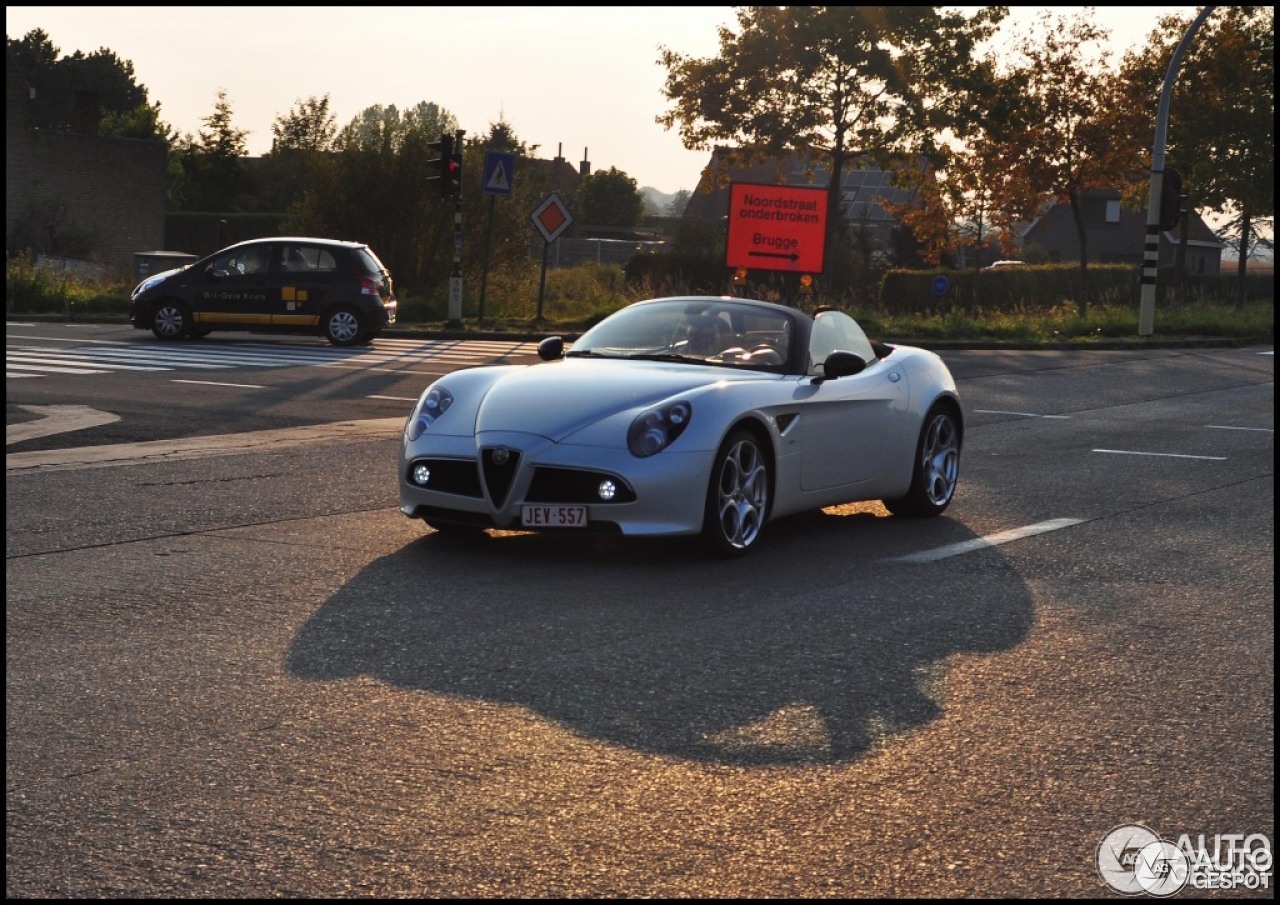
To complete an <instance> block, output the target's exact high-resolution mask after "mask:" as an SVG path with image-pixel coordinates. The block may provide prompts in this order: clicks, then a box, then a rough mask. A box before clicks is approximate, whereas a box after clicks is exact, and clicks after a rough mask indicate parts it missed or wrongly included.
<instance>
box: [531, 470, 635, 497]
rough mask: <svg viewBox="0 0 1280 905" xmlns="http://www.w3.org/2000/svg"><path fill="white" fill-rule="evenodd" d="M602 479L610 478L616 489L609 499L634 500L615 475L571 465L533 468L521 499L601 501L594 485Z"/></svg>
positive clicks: (633, 494) (630, 490)
mask: <svg viewBox="0 0 1280 905" xmlns="http://www.w3.org/2000/svg"><path fill="white" fill-rule="evenodd" d="M604 480H610V481H613V483H614V484H615V485H617V488H618V490H617V493H615V494H614V497H613V499H612V500H610V501H609V502H611V503H634V502H635V499H636V493H635V491H634V490H632V489H631V487H630V486H629V485H628V484H627V483H626V482H625V481H623V480H622V478H619V477H618V476H617V475H611V474H605V473H604V472H602V471H579V470H577V469H574V468H538V469H535V471H534V473H533V481H532V483H531V484H530V485H529V493H528V495H527V496H526V497H525V501H526V502H529V503H593V504H599V503H603V502H604V500H601V499H600V495H599V494H598V493H597V492H596V488H597V487H599V486H600V482H601V481H604Z"/></svg>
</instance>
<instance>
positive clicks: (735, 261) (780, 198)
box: [724, 182, 827, 273]
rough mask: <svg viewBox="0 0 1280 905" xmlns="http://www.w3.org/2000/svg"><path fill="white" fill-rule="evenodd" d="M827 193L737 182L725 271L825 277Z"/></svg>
mask: <svg viewBox="0 0 1280 905" xmlns="http://www.w3.org/2000/svg"><path fill="white" fill-rule="evenodd" d="M826 236H827V190H826V189H824V188H807V187H799V186H794V185H762V184H757V183H751V182H735V183H734V184H733V185H731V186H730V187H729V231H728V235H727V236H726V238H725V261H724V263H725V266H727V267H746V268H747V269H749V270H787V271H797V272H804V273H821V272H822V261H823V256H824V252H825V250H826Z"/></svg>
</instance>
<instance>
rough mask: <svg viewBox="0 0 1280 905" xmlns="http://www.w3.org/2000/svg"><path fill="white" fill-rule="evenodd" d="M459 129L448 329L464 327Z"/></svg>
mask: <svg viewBox="0 0 1280 905" xmlns="http://www.w3.org/2000/svg"><path fill="white" fill-rule="evenodd" d="M465 134H466V132H465V131H464V130H462V129H458V130H457V131H456V132H454V133H453V154H454V159H453V166H452V167H451V172H452V174H453V177H454V180H455V182H454V184H453V186H452V189H453V270H452V271H450V273H449V323H448V324H447V326H448V327H450V328H452V329H458V328H460V327H461V326H462V136H464V135H465Z"/></svg>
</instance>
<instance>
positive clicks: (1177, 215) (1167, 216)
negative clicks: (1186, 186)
mask: <svg viewBox="0 0 1280 905" xmlns="http://www.w3.org/2000/svg"><path fill="white" fill-rule="evenodd" d="M1185 200H1187V196H1186V195H1184V194H1182V174H1181V173H1179V172H1178V171H1177V170H1175V169H1173V167H1166V168H1165V171H1164V180H1163V181H1162V182H1161V183H1160V228H1161V229H1173V228H1174V227H1175V226H1177V225H1178V221H1179V220H1180V219H1181V218H1182V202H1183V201H1185Z"/></svg>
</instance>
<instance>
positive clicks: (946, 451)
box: [884, 403, 960, 518]
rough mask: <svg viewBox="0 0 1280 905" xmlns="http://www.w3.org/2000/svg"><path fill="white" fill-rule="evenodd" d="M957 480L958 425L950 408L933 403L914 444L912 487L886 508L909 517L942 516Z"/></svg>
mask: <svg viewBox="0 0 1280 905" xmlns="http://www.w3.org/2000/svg"><path fill="white" fill-rule="evenodd" d="M959 478H960V422H959V420H958V419H957V418H956V415H955V412H954V410H953V409H952V408H951V407H950V406H947V405H943V404H939V403H935V404H934V406H933V407H932V408H931V409H929V414H928V415H927V416H926V417H925V419H924V427H923V428H922V429H921V431H920V440H919V442H918V443H916V458H915V467H914V469H913V470H912V472H911V488H910V489H909V490H908V491H907V495H906V496H904V497H900V498H899V499H896V500H885V501H884V505H885V508H886V509H888V510H889V511H890V512H892V513H893V514H894V515H903V516H907V517H909V518H929V517H931V516H935V515H941V514H942V512H943V511H944V510H945V509H946V508H947V507H948V506H949V505H951V499H952V497H954V496H955V492H956V482H957V481H958V480H959Z"/></svg>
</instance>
